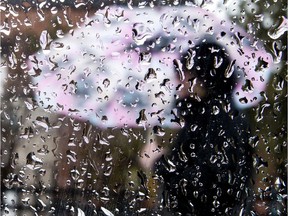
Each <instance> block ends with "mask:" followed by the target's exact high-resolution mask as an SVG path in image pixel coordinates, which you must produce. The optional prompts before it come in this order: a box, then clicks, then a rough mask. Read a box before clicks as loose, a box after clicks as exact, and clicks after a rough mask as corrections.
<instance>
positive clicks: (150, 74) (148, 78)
mask: <svg viewBox="0 0 288 216" xmlns="http://www.w3.org/2000/svg"><path fill="white" fill-rule="evenodd" d="M156 79H157V74H156V71H155V70H154V69H153V68H149V69H148V72H147V74H145V77H144V80H145V81H146V82H148V83H150V82H152V81H153V80H156Z"/></svg>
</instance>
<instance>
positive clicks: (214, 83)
mask: <svg viewBox="0 0 288 216" xmlns="http://www.w3.org/2000/svg"><path fill="white" fill-rule="evenodd" d="M182 62H183V67H184V70H185V73H186V77H188V79H189V80H188V82H189V84H190V86H189V92H190V93H194V94H195V93H196V94H198V96H199V97H201V98H206V97H208V98H211V97H213V98H219V97H222V96H225V97H226V96H227V95H230V94H232V90H233V88H234V87H235V85H236V83H235V76H234V73H233V72H234V64H235V60H232V59H231V58H230V57H229V54H228V53H227V51H226V50H225V48H224V47H221V46H220V45H218V44H217V43H214V42H208V41H204V42H201V43H199V44H198V45H196V46H195V47H193V48H191V49H189V50H188V51H187V53H186V55H185V56H184V58H183V60H182Z"/></svg>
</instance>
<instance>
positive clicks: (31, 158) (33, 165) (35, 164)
mask: <svg viewBox="0 0 288 216" xmlns="http://www.w3.org/2000/svg"><path fill="white" fill-rule="evenodd" d="M26 166H27V167H28V168H29V169H31V170H36V169H40V168H41V167H42V166H43V161H42V160H41V159H40V158H38V157H37V156H36V155H35V153H34V152H30V153H29V154H28V155H27V157H26Z"/></svg>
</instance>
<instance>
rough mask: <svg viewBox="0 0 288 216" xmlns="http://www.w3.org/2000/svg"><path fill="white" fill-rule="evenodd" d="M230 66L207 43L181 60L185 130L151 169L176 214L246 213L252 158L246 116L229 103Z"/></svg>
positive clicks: (217, 48) (180, 103)
mask: <svg viewBox="0 0 288 216" xmlns="http://www.w3.org/2000/svg"><path fill="white" fill-rule="evenodd" d="M191 57H192V58H193V59H191ZM191 63H192V64H193V63H194V65H192V66H193V67H190V69H187V66H186V65H189V64H191ZM234 63H235V61H233V60H231V59H229V55H228V53H226V51H225V49H224V48H222V47H220V46H219V45H217V44H216V43H209V42H202V43H201V44H199V45H198V46H195V48H193V49H191V50H189V51H188V52H187V56H185V57H184V59H183V61H182V65H183V67H186V72H185V75H186V76H188V77H190V79H189V83H190V86H189V87H188V88H184V89H183V90H182V92H181V95H182V97H181V98H180V99H178V101H177V104H176V107H177V109H178V111H179V113H180V116H181V117H182V118H183V119H184V120H185V126H184V127H183V128H182V129H181V130H180V132H179V134H178V138H177V139H176V143H175V145H174V147H173V149H172V151H171V154H170V155H169V156H167V157H166V156H163V157H162V158H161V160H160V161H159V162H158V163H157V168H156V173H157V175H159V177H160V179H162V180H163V182H164V188H163V196H164V204H165V206H166V207H168V208H169V209H170V210H172V211H175V212H178V213H181V215H226V214H227V215H236V212H239V211H241V209H242V211H243V209H246V206H245V205H246V204H247V203H248V201H247V200H248V199H246V200H245V197H246V198H247V194H246V193H247V191H248V190H246V189H247V183H248V182H249V178H250V172H251V167H252V156H251V149H250V146H249V144H248V139H249V128H248V125H247V121H246V119H245V118H246V117H245V115H244V114H243V113H240V112H239V111H238V110H237V109H236V107H235V106H233V103H232V90H233V88H234V86H235V84H236V79H235V75H236V71H234V72H233V64H234ZM188 68H189V66H188ZM183 70H184V68H183ZM195 79H196V80H195ZM193 85H194V86H193ZM197 89H198V90H197ZM183 91H185V92H184V93H183ZM183 95H184V97H183Z"/></svg>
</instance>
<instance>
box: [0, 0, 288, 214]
mask: <svg viewBox="0 0 288 216" xmlns="http://www.w3.org/2000/svg"><path fill="white" fill-rule="evenodd" d="M109 5H121V6H123V7H125V8H126V7H127V8H130V9H131V8H151V7H164V6H169V5H170V6H180V5H186V6H187V7H202V8H205V9H206V10H208V11H210V12H211V13H216V12H217V10H219V11H222V12H223V13H225V14H226V15H227V16H228V17H229V18H230V19H231V21H232V22H234V23H235V25H237V26H240V27H241V28H243V29H244V30H245V31H246V32H248V34H250V35H252V36H253V38H254V39H255V40H256V41H257V40H258V41H261V42H263V44H264V46H265V49H266V50H267V52H269V53H271V55H272V56H273V59H274V63H275V65H276V67H275V71H273V73H272V76H271V78H270V81H269V84H268V85H267V88H266V90H265V91H263V92H262V94H263V98H265V100H262V101H261V102H260V103H259V104H258V105H257V106H255V107H251V108H248V109H247V116H248V117H249V124H250V127H251V131H252V136H251V138H250V141H251V146H253V148H254V154H253V157H254V171H253V178H252V179H253V180H252V182H251V184H252V187H253V192H254V194H253V195H254V196H255V204H254V210H255V211H256V212H257V214H258V215H286V213H285V212H286V203H287V196H286V195H287V188H286V185H287V165H286V164H287V74H286V72H287V28H288V27H287V2H286V1H275V0H265V1H257V0H254V1H233V0H223V1H205V0H199V1H198V0H193V1H157V2H156V1H68V0H63V1H61V0H60V1H52V0H51V1H50V0H47V1H29V0H27V1H17V0H15V1H8V0H6V1H5V0H3V1H1V4H0V10H1V71H0V72H1V214H2V215H84V214H85V215H96V214H100V215H101V214H102V215H112V213H113V214H115V215H138V214H139V215H157V214H158V215H168V213H167V212H165V210H163V206H162V204H161V194H159V180H158V179H157V178H156V176H155V175H154V173H153V161H154V160H155V159H153V158H157V157H159V155H160V154H163V153H165V152H169V149H171V148H172V145H173V140H175V137H177V132H178V129H176V128H165V131H164V132H165V133H164V134H165V135H161V136H159V134H158V135H157V134H155V133H154V132H153V129H152V128H149V127H148V128H143V127H135V126H129V125H127V127H112V128H111V127H110V128H103V127H99V126H95V125H94V124H91V123H90V122H89V121H84V120H81V119H78V118H73V117H71V116H70V117H69V116H67V115H63V114H58V113H54V112H51V111H49V109H44V108H43V107H41V106H39V104H37V100H36V98H35V94H34V91H33V89H35V88H36V87H37V86H35V84H33V82H32V77H31V75H30V74H29V73H27V68H28V65H27V59H28V58H29V56H30V55H32V54H34V53H35V52H37V51H39V50H40V49H41V44H40V36H41V33H42V32H43V31H44V30H47V32H48V33H49V35H50V37H51V41H52V40H54V39H57V38H59V32H61V34H60V36H62V35H65V34H66V33H68V32H70V31H71V29H77V28H78V26H81V25H83V23H84V22H85V20H87V19H88V18H89V17H91V16H93V15H94V14H95V12H96V11H97V10H99V9H103V8H105V7H106V6H109ZM215 8H216V9H215ZM215 11H216V12H215ZM147 144H149V145H147ZM147 146H148V147H147ZM151 161H152V162H151ZM169 214H170V213H169Z"/></svg>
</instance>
